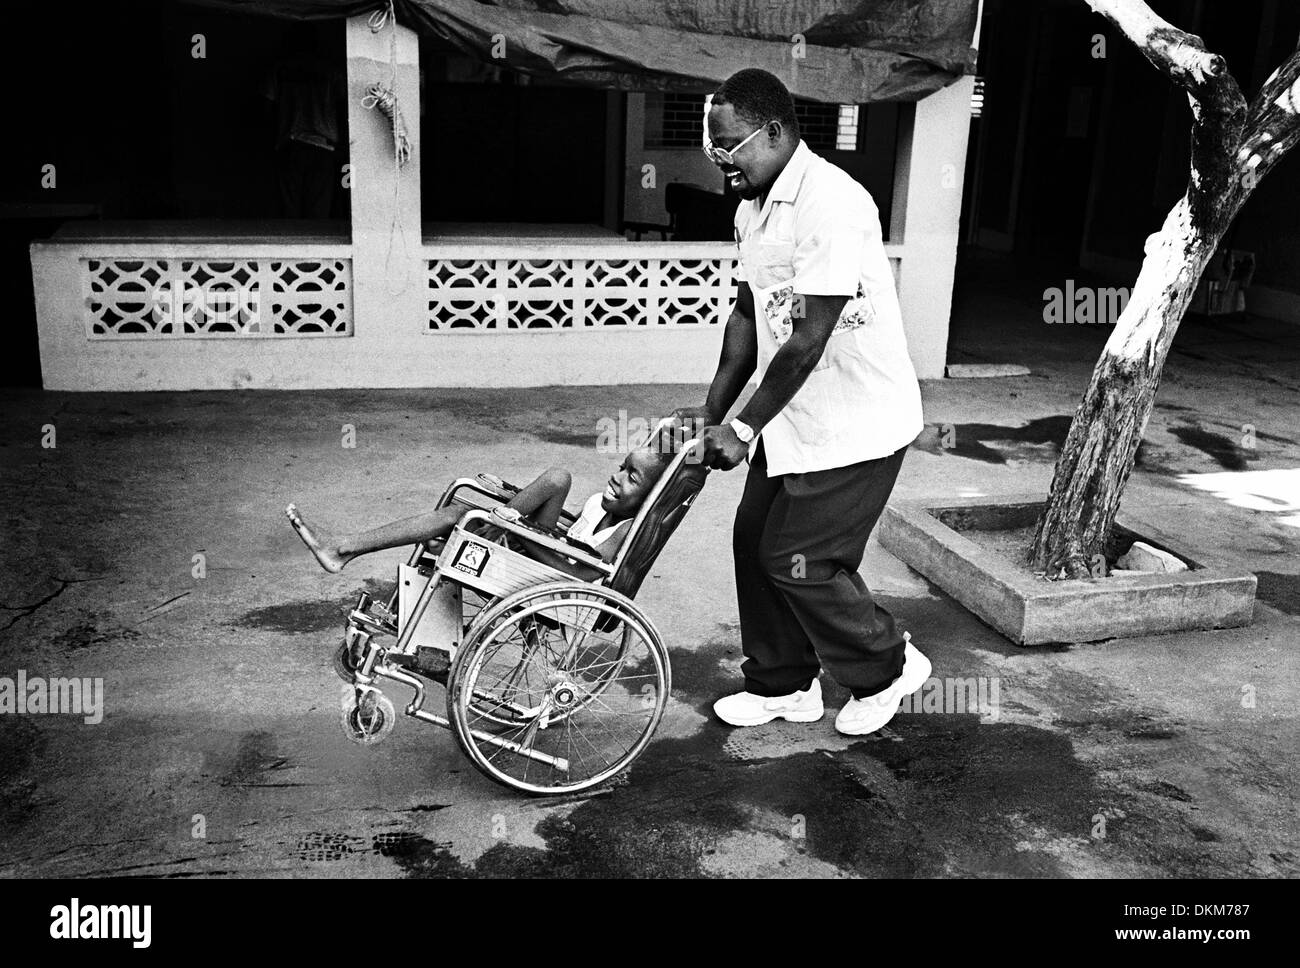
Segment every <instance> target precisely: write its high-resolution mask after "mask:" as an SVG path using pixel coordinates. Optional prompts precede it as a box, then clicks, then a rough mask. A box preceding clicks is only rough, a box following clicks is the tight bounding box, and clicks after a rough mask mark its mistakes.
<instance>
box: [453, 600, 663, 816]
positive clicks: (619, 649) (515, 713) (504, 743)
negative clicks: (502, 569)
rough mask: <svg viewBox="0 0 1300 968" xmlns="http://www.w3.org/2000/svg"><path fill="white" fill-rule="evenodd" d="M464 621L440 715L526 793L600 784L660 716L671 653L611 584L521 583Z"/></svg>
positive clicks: (491, 768)
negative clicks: (468, 625)
mask: <svg viewBox="0 0 1300 968" xmlns="http://www.w3.org/2000/svg"><path fill="white" fill-rule="evenodd" d="M471 632H472V635H470V636H468V637H467V638H466V640H465V642H464V644H463V645H462V646H461V648H460V649H459V650H458V651H457V653H456V658H455V661H454V663H453V664H452V669H451V674H450V677H449V679H448V682H447V718H448V719H449V720H450V721H451V726H452V733H453V734H454V735H455V737H456V741H457V743H458V744H459V745H460V747H461V749H462V750H463V751H464V752H465V755H466V756H467V757H468V758H469V760H470V762H472V763H473V764H474V765H475V766H476V767H477V768H478V769H479V770H480V771H481V772H483V773H484V774H485V775H487V776H488V777H490V778H492V779H493V780H495V781H497V782H498V783H502V784H504V785H505V786H509V787H511V788H513V789H516V790H520V791H523V792H525V793H530V794H534V795H561V794H568V793H575V792H577V791H580V790H585V789H588V788H590V787H594V786H597V785H598V784H600V783H603V782H605V781H606V780H609V779H611V778H613V777H614V776H616V775H618V774H619V773H621V772H622V771H623V770H625V769H626V768H627V767H628V766H629V765H630V764H631V762H632V761H633V760H634V759H635V758H636V757H637V756H638V755H640V753H641V752H642V750H644V749H645V746H646V744H648V743H649V741H650V738H651V736H652V735H653V733H654V731H655V729H656V728H657V727H658V725H659V721H660V719H661V718H662V717H663V712H664V709H665V708H666V706H667V702H668V695H669V694H670V692H671V689H672V673H671V669H670V666H669V660H668V652H667V650H666V649H665V648H664V645H663V642H662V640H661V639H660V637H659V633H658V632H657V631H656V630H655V628H654V625H653V624H652V623H651V622H650V621H649V620H648V619H647V618H646V617H645V615H644V614H643V613H642V612H641V611H640V610H639V609H638V608H637V607H636V606H635V605H634V604H633V603H632V602H631V601H630V600H629V599H628V598H626V597H625V596H623V595H621V594H619V593H618V592H615V591H613V590H612V589H608V588H604V587H602V586H599V585H591V584H588V583H585V582H577V581H575V582H553V583H549V584H545V585H539V586H536V587H534V588H530V589H525V590H524V591H521V592H517V593H516V594H514V595H511V596H508V597H507V598H505V599H502V600H501V601H500V602H498V603H497V604H496V605H494V606H492V608H490V609H487V610H486V611H485V612H484V613H483V614H482V615H481V616H480V617H479V620H478V621H476V622H475V623H474V624H473V626H472V629H471ZM521 750H522V751H527V752H531V753H534V754H537V756H538V758H533V757H530V756H526V755H523V753H521V752H520V751H521ZM541 759H544V760H545V761H540V760H541Z"/></svg>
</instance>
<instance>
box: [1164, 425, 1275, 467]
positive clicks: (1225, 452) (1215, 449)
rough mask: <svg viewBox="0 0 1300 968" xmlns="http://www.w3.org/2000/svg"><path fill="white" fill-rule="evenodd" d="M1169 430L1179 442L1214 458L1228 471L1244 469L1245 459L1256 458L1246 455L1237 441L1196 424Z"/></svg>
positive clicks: (1255, 458)
mask: <svg viewBox="0 0 1300 968" xmlns="http://www.w3.org/2000/svg"><path fill="white" fill-rule="evenodd" d="M1169 432H1170V433H1171V434H1173V435H1174V436H1175V437H1177V438H1178V440H1179V442H1180V443H1182V444H1184V445H1186V446H1188V447H1193V448H1195V449H1196V450H1199V451H1200V452H1201V453H1203V454H1206V455H1207V456H1209V457H1212V458H1214V460H1215V461H1216V462H1217V463H1218V465H1219V466H1220V467H1223V468H1226V469H1227V470H1230V471H1240V470H1244V469H1245V467H1246V461H1247V460H1257V459H1258V458H1257V457H1256V456H1253V455H1252V456H1250V457H1246V456H1245V455H1244V454H1243V453H1242V448H1241V447H1239V446H1238V444H1237V441H1234V440H1230V439H1228V438H1227V437H1225V436H1223V434H1216V433H1214V432H1213V431H1210V430H1205V429H1204V428H1202V427H1199V426H1197V425H1196V424H1181V425H1180V426H1177V427H1170V428H1169Z"/></svg>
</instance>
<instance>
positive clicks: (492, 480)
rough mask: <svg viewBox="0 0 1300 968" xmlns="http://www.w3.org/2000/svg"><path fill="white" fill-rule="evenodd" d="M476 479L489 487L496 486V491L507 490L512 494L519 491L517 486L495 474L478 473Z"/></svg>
mask: <svg viewBox="0 0 1300 968" xmlns="http://www.w3.org/2000/svg"><path fill="white" fill-rule="evenodd" d="M478 479H479V480H480V481H482V482H483V483H484V484H487V485H488V486H489V487H494V488H496V489H497V490H498V491H507V492H509V493H510V494H512V495H514V494H518V493H519V487H518V486H517V485H514V484H511V483H510V482H509V481H503V480H502V479H501V478H499V477H497V476H496V475H495V474H479V475H478Z"/></svg>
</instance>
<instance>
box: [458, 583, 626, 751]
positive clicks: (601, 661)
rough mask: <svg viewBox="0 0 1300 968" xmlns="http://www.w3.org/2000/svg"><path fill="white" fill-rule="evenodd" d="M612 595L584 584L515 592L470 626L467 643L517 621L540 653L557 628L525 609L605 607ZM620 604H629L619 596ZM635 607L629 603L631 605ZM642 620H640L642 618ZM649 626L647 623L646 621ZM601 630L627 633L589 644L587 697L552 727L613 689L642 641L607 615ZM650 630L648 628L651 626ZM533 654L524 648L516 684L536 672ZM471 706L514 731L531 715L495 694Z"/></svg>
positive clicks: (555, 716) (554, 718)
mask: <svg viewBox="0 0 1300 968" xmlns="http://www.w3.org/2000/svg"><path fill="white" fill-rule="evenodd" d="M610 594H611V593H610V592H609V590H608V589H605V588H601V587H600V586H598V585H588V584H583V583H581V582H578V583H575V582H554V583H551V584H548V585H538V586H534V587H532V588H527V589H524V590H523V591H520V592H515V593H514V594H513V595H508V596H506V597H505V598H502V599H499V600H498V601H497V602H496V603H494V604H493V605H491V606H490V607H487V608H484V609H482V610H481V611H480V613H479V614H478V616H477V617H476V618H475V620H474V621H473V622H472V623H470V625H469V627H468V628H467V629H466V631H465V635H464V638H463V640H462V641H464V642H465V643H466V644H468V643H470V642H473V641H475V640H476V639H480V638H483V637H485V636H486V635H488V633H489V630H490V629H494V628H497V627H499V626H501V625H502V624H504V623H507V622H510V621H514V620H517V621H518V624H519V630H518V631H519V635H520V636H521V638H522V639H523V641H524V644H525V645H531V646H532V647H534V648H536V647H538V646H539V645H540V643H541V642H542V639H543V632H544V630H545V629H546V628H550V629H552V630H554V628H555V623H554V622H553V621H551V619H549V618H548V617H547V616H545V615H538V614H537V613H533V614H530V615H527V616H523V615H522V612H523V609H525V608H527V607H529V606H531V605H536V604H538V603H539V602H542V601H549V600H556V601H558V600H560V599H567V600H569V601H570V603H571V604H572V602H573V600H574V599H579V600H581V601H584V602H586V601H606V600H608V599H609V596H610ZM620 600H621V601H624V602H627V601H628V600H627V599H626V598H622V597H621V596H620ZM628 604H630V602H628ZM637 614H640V613H639V612H638V613H637ZM642 620H643V621H644V617H642ZM598 621H599V622H600V624H601V627H602V628H605V630H607V631H608V630H609V629H610V628H619V629H621V630H622V634H621V635H620V636H617V637H614V636H606V637H603V638H601V639H600V640H595V639H593V640H590V642H589V643H588V647H589V648H588V652H587V658H588V659H589V660H590V661H589V662H588V663H587V665H588V669H589V672H590V683H589V688H588V689H586V690H584V692H583V693H582V695H580V696H579V697H578V698H577V699H575V700H574V702H573V704H572V705H571V706H570V707H569V708H567V709H564V710H556V711H555V712H553V713H552V714H551V717H550V722H551V723H552V724H554V723H557V722H559V721H560V720H561V719H563V718H564V717H565V716H568V715H572V714H573V713H574V712H576V711H577V710H579V709H581V708H583V707H584V706H586V705H588V704H589V703H591V702H592V701H594V700H595V699H596V697H597V696H599V695H600V694H601V692H603V691H604V689H605V688H606V686H608V685H609V683H611V682H613V681H614V680H615V679H617V678H618V677H619V675H620V673H621V671H622V668H623V666H624V665H625V664H626V662H627V661H628V657H629V655H630V652H631V650H632V649H631V647H632V646H634V645H635V642H636V641H637V632H636V628H635V627H634V626H631V625H628V624H626V623H618V622H617V620H616V619H615V618H613V617H611V616H608V615H605V616H602V617H601V618H600V619H599V620H598ZM646 624H647V625H648V624H649V623H646ZM591 649H599V653H600V654H599V655H595V654H593V653H592V652H591V651H590V650H591ZM528 654H529V650H528V649H524V648H521V649H520V650H519V651H518V654H517V655H516V659H517V660H518V661H517V663H516V664H515V666H514V668H513V669H512V670H511V672H512V674H513V676H514V678H516V679H518V678H526V675H527V673H528V671H529V669H530V668H531V665H530V663H529V662H528V661H527V656H528ZM504 681H505V685H506V686H509V685H511V684H512V680H510V679H509V678H508V677H507V678H505V680H504ZM469 701H470V702H471V704H472V705H473V706H474V709H475V713H476V714H477V715H478V716H481V717H482V718H483V720H485V721H486V723H488V724H493V725H498V726H515V725H518V724H519V723H520V722H521V718H522V719H526V717H527V716H528V714H529V707H528V706H525V705H522V704H517V703H508V702H507V703H503V702H501V701H500V698H499V697H498V696H497V695H496V694H495V693H491V694H489V693H486V692H483V693H482V694H480V695H473V694H472V695H471V696H470V699H469Z"/></svg>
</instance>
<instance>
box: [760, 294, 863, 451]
mask: <svg viewBox="0 0 1300 968" xmlns="http://www.w3.org/2000/svg"><path fill="white" fill-rule="evenodd" d="M802 298H803V301H804V305H805V308H806V315H805V317H804V318H803V319H802V320H799V321H798V322H797V323H796V324H795V326H794V330H793V332H791V334H790V338H789V339H787V340H786V341H785V343H784V344H783V345H782V346H781V348H780V349H779V350H777V351H776V355H774V356H773V357H772V362H771V363H770V364H768V367H767V372H766V373H765V374H764V375H763V382H762V383H760V384H759V386H758V389H757V390H755V391H754V395H753V396H752V397H750V398H749V402H748V403H746V404H745V407H744V409H743V410H741V411H740V413H739V414H737V415H736V419H737V420H740V421H741V422H742V423H745V424H748V425H749V426H750V427H753V428H754V430H755V431H758V430H762V429H763V428H764V427H765V426H767V424H768V422H769V421H771V419H772V418H773V417H775V416H776V415H777V414H778V413H780V412H781V411H782V410H784V409H785V405H786V404H787V403H789V402H790V400H791V399H793V397H794V395H795V394H796V393H798V392H799V388H800V387H802V386H803V385H804V383H805V382H807V380H808V376H809V374H811V373H812V371H813V370H814V369H816V368H817V361H818V360H820V359H821V356H822V353H823V352H825V350H826V342H827V340H829V339H830V336H831V333H832V332H833V331H834V329H835V324H836V322H837V321H838V320H839V317H840V312H841V310H843V308H844V304H845V303H846V302H847V301H848V300H847V298H846V297H841V296H804V297H802Z"/></svg>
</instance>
